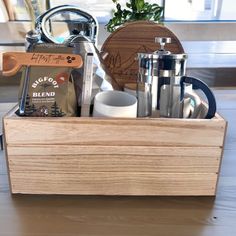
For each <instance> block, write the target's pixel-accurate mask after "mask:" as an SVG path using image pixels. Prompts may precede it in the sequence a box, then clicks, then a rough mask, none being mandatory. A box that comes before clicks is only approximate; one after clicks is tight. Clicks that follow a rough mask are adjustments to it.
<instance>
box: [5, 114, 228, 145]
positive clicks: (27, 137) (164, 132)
mask: <svg viewBox="0 0 236 236" xmlns="http://www.w3.org/2000/svg"><path fill="white" fill-rule="evenodd" d="M4 124H5V131H6V142H7V144H8V145H18V144H46V145H47V144H60V145H61V144H71V145H106V146H114V145H118V146H119V145H126V146H140V145H141V146H177V147H178V146H194V147H196V146H197V147H199V146H204V147H205V146H217V147H222V146H223V140H224V131H225V127H226V122H225V121H224V120H221V119H213V120H191V119H188V120H186V119H184V120H183V119H182V120H181V119H94V118H88V119H84V118H61V119H60V118H51V119H50V118H44V119H37V118H36V119H35V118H19V117H17V118H5V119H4Z"/></svg>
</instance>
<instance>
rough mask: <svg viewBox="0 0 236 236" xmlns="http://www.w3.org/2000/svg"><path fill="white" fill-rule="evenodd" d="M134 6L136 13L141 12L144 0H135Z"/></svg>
mask: <svg viewBox="0 0 236 236" xmlns="http://www.w3.org/2000/svg"><path fill="white" fill-rule="evenodd" d="M135 6H136V9H137V11H141V10H142V9H143V7H144V0H135Z"/></svg>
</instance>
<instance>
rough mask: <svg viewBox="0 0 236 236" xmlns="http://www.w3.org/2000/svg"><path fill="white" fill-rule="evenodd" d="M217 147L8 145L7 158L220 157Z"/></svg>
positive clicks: (219, 149)
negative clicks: (111, 156)
mask: <svg viewBox="0 0 236 236" xmlns="http://www.w3.org/2000/svg"><path fill="white" fill-rule="evenodd" d="M221 152H222V148H219V147H204V148H202V147H194V151H193V148H192V147H156V146H154V147H152V146H134V147H130V146H96V145H92V146H84V145H50V144H48V145H27V144H25V145H16V146H11V145H9V148H8V155H9V156H27V155H29V156H47V155H49V156H55V155H64V156H66V155H92V154H94V155H121V156H123V155H143V156H166V157H170V158H171V157H172V156H181V157H188V156H196V157H203V158H204V157H211V156H212V157H214V156H219V157H220V155H221Z"/></svg>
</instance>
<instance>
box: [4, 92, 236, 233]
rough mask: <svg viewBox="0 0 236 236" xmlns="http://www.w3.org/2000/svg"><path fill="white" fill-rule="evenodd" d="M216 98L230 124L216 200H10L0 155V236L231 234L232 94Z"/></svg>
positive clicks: (234, 214)
mask: <svg viewBox="0 0 236 236" xmlns="http://www.w3.org/2000/svg"><path fill="white" fill-rule="evenodd" d="M215 94H216V98H217V102H218V112H219V113H220V114H221V115H223V116H224V117H225V118H226V120H227V121H228V122H229V123H228V132H227V135H226V143H225V151H224V155H223V161H222V168H221V174H220V179H219V184H218V190H217V195H216V197H215V198H214V197H104V196H42V195H40V196H37V195H36V196H35V195H34V196H32V195H14V196H12V195H11V194H10V192H9V186H8V177H7V169H6V164H5V155H4V153H3V152H2V151H0V236H46V235H49V236H50V235H51V236H62V235H63V236H64V235H67V236H75V235H104V236H105V235H109V236H110V235H122V236H124V235H129V236H131V235H135V236H139V235H166V236H173V235H178V236H200V235H201V236H203V235H204V236H213V235H214V236H218V235H223V236H231V235H232V236H234V235H236V168H235V167H236V157H235V154H236V90H233V89H232V88H231V89H220V90H215ZM0 106H1V104H0ZM206 135H207V134H206ZM206 181H207V180H206Z"/></svg>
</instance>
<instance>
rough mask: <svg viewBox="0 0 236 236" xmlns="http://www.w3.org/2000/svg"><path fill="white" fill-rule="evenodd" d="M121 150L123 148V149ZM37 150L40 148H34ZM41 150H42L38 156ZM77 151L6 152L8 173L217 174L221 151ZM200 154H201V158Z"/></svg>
mask: <svg viewBox="0 0 236 236" xmlns="http://www.w3.org/2000/svg"><path fill="white" fill-rule="evenodd" d="M69 147H70V146H69ZM69 147H68V148H69ZM122 148H123V149H124V147H122ZM25 149H27V148H25ZM128 149H130V147H126V150H128ZM144 149H145V148H144ZM30 150H32V148H31V149H30ZM36 150H39V149H38V148H36ZM185 150H186V149H185ZM43 151H44V150H43V149H41V153H42V152H43ZM78 151H79V152H78V153H77V154H75V153H74V154H73V155H71V154H68V153H67V154H64V155H63V154H50V155H45V156H43V155H39V154H36V152H35V150H34V151H33V153H35V154H34V155H32V154H31V155H24V156H20V155H16V156H12V155H10V154H9V153H8V162H9V168H10V171H11V172H19V171H20V172H24V171H41V172H45V174H47V173H61V174H63V173H65V174H67V173H77V172H80V173H82V172H112V173H113V172H155V173H157V172H159V173H217V172H218V169H219V165H220V154H221V150H220V149H216V148H212V149H210V148H208V151H209V153H211V154H213V153H214V154H213V155H209V154H208V155H207V153H206V151H205V150H204V151H202V152H201V151H200V153H192V152H191V150H190V148H189V150H188V151H187V152H185V151H184V150H183V151H182V152H179V153H175V152H174V150H173V148H172V150H170V151H166V149H164V150H162V149H161V148H159V149H158V150H156V149H154V151H155V155H153V153H151V154H150V155H149V154H146V155H144V154H143V152H142V151H141V150H140V149H139V150H136V153H135V152H134V153H135V154H134V153H133V154H129V153H123V154H121V153H120V152H119V150H118V149H116V151H117V152H115V151H114V150H112V149H110V148H106V147H104V148H103V150H101V149H97V152H94V151H93V150H90V147H87V148H85V147H84V149H83V150H81V151H80V150H79V149H78ZM99 151H102V152H101V153H100V152H99ZM109 151H111V152H109ZM123 151H124V150H123ZM138 151H140V152H138ZM165 151H166V153H165ZM171 151H172V153H171V154H170V152H171ZM50 152H51V151H50ZM158 152H159V154H157V153H158ZM39 153H40V152H39ZM94 153H96V154H94ZM201 153H203V155H202V156H201V155H200V154H201Z"/></svg>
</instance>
